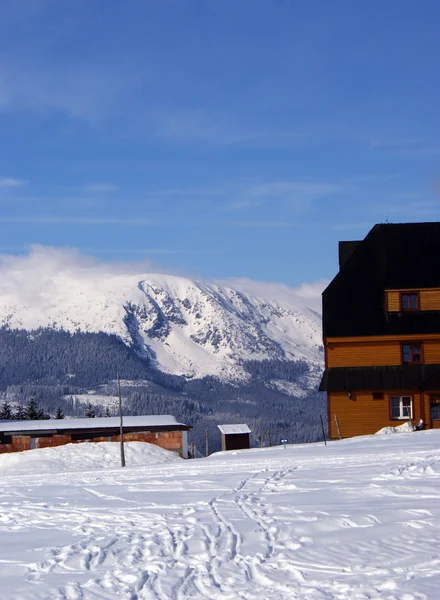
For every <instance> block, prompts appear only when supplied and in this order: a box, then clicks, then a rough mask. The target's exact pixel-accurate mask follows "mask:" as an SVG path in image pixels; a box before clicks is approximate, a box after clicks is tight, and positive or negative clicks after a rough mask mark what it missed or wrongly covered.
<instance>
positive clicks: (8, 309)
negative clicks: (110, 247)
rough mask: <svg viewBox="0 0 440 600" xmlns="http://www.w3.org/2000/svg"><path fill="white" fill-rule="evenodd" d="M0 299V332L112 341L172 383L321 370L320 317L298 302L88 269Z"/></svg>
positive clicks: (204, 284) (172, 279) (156, 276)
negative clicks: (42, 331) (278, 366)
mask: <svg viewBox="0 0 440 600" xmlns="http://www.w3.org/2000/svg"><path fill="white" fill-rule="evenodd" d="M263 291H264V290H263ZM6 292H7V293H5V290H4V289H2V288H1V287H0V325H2V326H7V327H9V328H11V329H14V328H17V329H25V330H28V331H31V330H35V329H38V328H40V327H43V328H44V327H49V328H53V329H59V330H66V331H68V332H72V333H73V332H75V331H84V332H95V333H97V332H104V333H108V334H116V335H117V336H118V337H120V339H122V340H123V341H124V343H125V344H126V345H128V346H130V347H131V348H133V349H134V350H135V351H136V352H137V353H138V354H139V355H141V356H144V357H148V358H149V359H150V361H151V364H152V365H153V366H154V367H155V368H156V369H158V370H160V371H163V372H165V373H168V374H172V375H179V376H185V377H187V378H203V377H207V376H208V377H209V376H214V377H217V378H219V379H221V380H223V381H237V382H238V381H245V380H248V379H249V373H248V372H247V371H246V368H245V367H244V366H243V363H244V362H245V361H248V360H252V361H258V360H261V361H264V360H281V361H292V360H293V361H298V360H304V361H306V362H307V363H308V364H309V365H310V367H311V370H312V372H315V371H316V372H318V371H320V369H321V367H322V341H321V317H320V315H319V314H318V313H317V312H316V311H315V310H313V309H312V308H309V307H308V306H306V303H305V302H304V304H301V303H300V302H299V301H297V302H296V304H295V305H293V304H292V303H291V302H289V301H287V300H285V299H283V300H280V301H277V300H275V299H273V298H270V299H265V298H264V297H263V295H261V294H258V295H256V294H254V295H251V294H249V293H246V292H244V291H242V290H240V289H234V287H232V286H231V285H225V284H222V285H220V284H219V283H209V282H203V281H200V280H192V279H189V278H185V277H180V276H176V275H163V274H158V273H149V274H141V275H139V274H128V275H124V274H122V273H116V274H109V273H108V272H105V271H102V272H101V271H97V270H96V269H93V268H90V269H89V268H83V269H79V270H76V271H74V272H71V271H68V270H67V271H61V272H60V273H59V274H54V275H53V277H51V279H50V282H49V283H48V284H47V286H46V288H45V287H44V286H43V287H41V288H39V287H38V286H36V288H35V294H34V295H32V290H31V289H29V290H28V292H27V295H26V296H25V297H24V299H23V297H20V294H15V295H14V293H12V292H11V290H10V289H9V290H6ZM311 385H312V386H313V385H314V384H313V383H311Z"/></svg>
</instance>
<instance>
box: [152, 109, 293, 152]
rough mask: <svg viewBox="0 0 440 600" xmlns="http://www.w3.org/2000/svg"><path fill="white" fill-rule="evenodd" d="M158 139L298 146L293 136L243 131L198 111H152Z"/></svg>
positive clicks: (259, 145) (225, 143)
mask: <svg viewBox="0 0 440 600" xmlns="http://www.w3.org/2000/svg"><path fill="white" fill-rule="evenodd" d="M152 122H153V124H154V127H155V130H156V133H157V135H158V136H159V137H162V138H164V139H166V140H169V141H171V142H174V143H178V144H182V143H184V144H193V143H198V144H200V143H201V144H209V145H212V146H231V145H238V144H240V145H245V146H251V147H276V148H278V147H285V146H290V145H292V144H298V143H302V142H303V139H302V136H301V135H299V134H298V133H296V132H288V131H276V130H261V129H258V128H254V127H251V128H245V127H243V126H242V125H238V124H236V123H232V122H230V120H229V119H225V118H223V117H212V116H211V115H208V114H207V113H206V112H205V111H204V110H201V109H187V110H185V109H176V110H174V111H163V110H160V111H156V113H155V114H153V116H152Z"/></svg>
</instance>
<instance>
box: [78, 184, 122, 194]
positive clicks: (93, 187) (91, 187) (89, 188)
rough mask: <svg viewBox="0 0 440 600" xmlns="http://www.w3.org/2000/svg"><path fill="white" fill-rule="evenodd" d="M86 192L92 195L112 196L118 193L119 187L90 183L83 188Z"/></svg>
mask: <svg viewBox="0 0 440 600" xmlns="http://www.w3.org/2000/svg"><path fill="white" fill-rule="evenodd" d="M82 189H83V190H84V191H85V192H88V193H91V194H111V193H113V192H117V191H118V186H116V185H114V184H113V183H105V182H101V183H88V184H86V185H84V186H83V188H82Z"/></svg>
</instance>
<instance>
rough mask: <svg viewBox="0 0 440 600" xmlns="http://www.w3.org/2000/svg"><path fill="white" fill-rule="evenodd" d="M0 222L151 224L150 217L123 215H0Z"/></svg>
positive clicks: (127, 225)
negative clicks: (130, 217) (132, 217)
mask: <svg viewBox="0 0 440 600" xmlns="http://www.w3.org/2000/svg"><path fill="white" fill-rule="evenodd" d="M0 223H33V224H34V225H52V224H66V225H121V226H122V227H144V226H147V225H151V221H150V219H144V218H137V219H127V218H124V217H61V216H51V215H47V216H20V217H5V216H0Z"/></svg>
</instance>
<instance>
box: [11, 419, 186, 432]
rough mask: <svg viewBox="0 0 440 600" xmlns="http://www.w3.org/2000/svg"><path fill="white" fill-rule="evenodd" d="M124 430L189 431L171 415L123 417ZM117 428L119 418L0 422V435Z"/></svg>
mask: <svg viewBox="0 0 440 600" xmlns="http://www.w3.org/2000/svg"><path fill="white" fill-rule="evenodd" d="M123 426H124V430H125V429H133V428H136V429H138V428H145V429H152V430H154V431H158V430H160V429H166V430H168V431H169V430H173V429H175V430H183V429H191V427H190V426H189V425H185V424H184V423H178V422H177V421H176V419H175V418H174V417H173V416H172V415H149V416H145V415H144V416H139V417H124V419H123ZM117 428H119V417H99V418H96V419H69V418H66V419H45V420H42V421H0V433H15V432H33V431H70V430H76V431H82V430H89V429H93V430H107V429H117Z"/></svg>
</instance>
